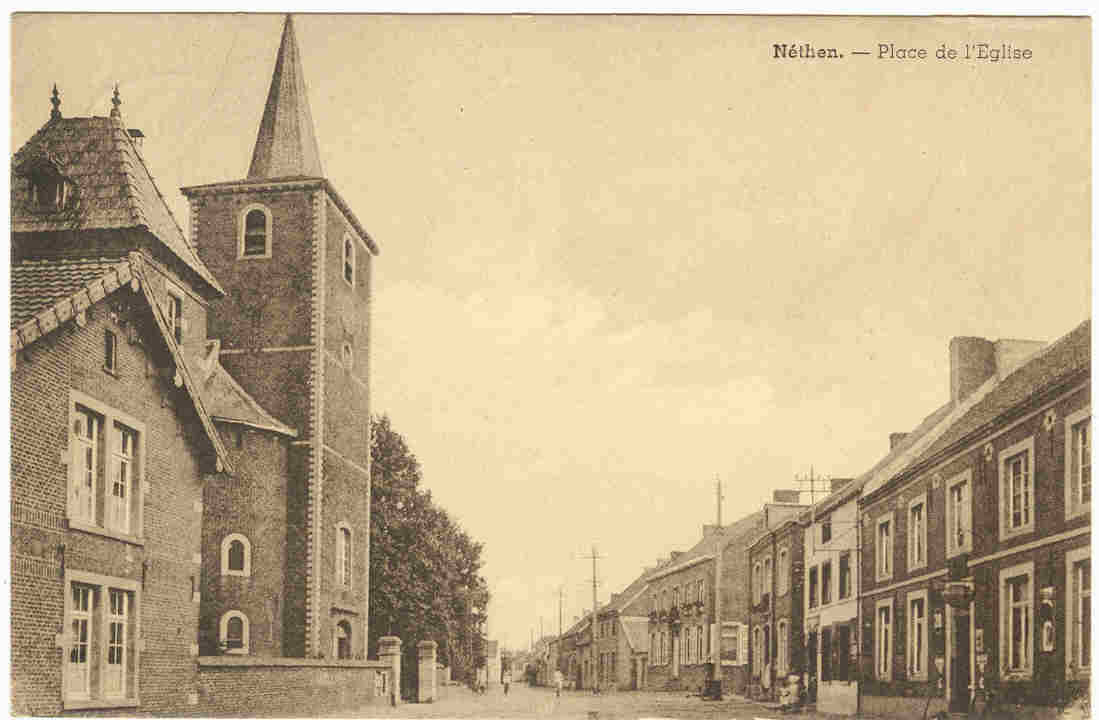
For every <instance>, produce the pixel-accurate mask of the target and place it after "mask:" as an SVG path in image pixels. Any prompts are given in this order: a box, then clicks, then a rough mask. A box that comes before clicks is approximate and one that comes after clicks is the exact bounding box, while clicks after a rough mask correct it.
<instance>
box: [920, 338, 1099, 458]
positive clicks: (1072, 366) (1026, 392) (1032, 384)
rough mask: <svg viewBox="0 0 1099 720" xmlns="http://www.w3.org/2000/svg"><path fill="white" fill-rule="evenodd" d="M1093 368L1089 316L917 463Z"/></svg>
mask: <svg viewBox="0 0 1099 720" xmlns="http://www.w3.org/2000/svg"><path fill="white" fill-rule="evenodd" d="M1090 368H1091V318H1088V319H1087V320H1085V321H1084V322H1083V323H1081V324H1080V325H1078V326H1077V327H1076V328H1075V329H1073V330H1072V331H1071V332H1069V333H1068V334H1067V335H1065V336H1063V337H1062V338H1060V339H1059V340H1057V341H1056V342H1054V343H1053V344H1051V345H1048V346H1046V347H1045V348H1043V349H1042V350H1040V351H1038V352H1037V353H1035V354H1034V355H1033V356H1032V357H1031V358H1030V359H1029V360H1028V361H1027V362H1025V363H1023V364H1022V365H1021V366H1019V367H1018V368H1016V369H1015V371H1014V372H1012V373H1011V374H1010V375H1008V376H1007V377H1005V378H1004V379H1003V380H1001V381H1000V382H999V383H998V384H997V385H996V387H994V388H993V389H992V390H991V391H990V392H989V393H988V394H987V395H985V396H984V397H983V398H982V399H981V400H980V401H979V402H978V403H977V404H976V405H974V406H973V407H972V408H970V409H969V411H968V412H966V413H965V414H964V415H963V416H962V417H961V418H959V419H958V421H957V422H955V423H954V424H952V425H951V426H950V427H949V428H948V429H947V430H946V432H944V433H943V434H942V436H940V437H939V439H938V440H936V441H935V442H934V443H932V444H931V446H930V447H928V448H927V450H926V451H924V452H923V453H922V454H921V455H920V457H919V459H918V460H917V461H916V463H914V464H916V465H918V464H921V463H923V462H924V461H925V460H929V459H931V458H933V457H935V456H936V455H938V454H939V453H941V452H942V451H944V450H945V449H947V448H949V447H951V446H952V445H954V444H955V443H957V442H959V441H961V440H963V439H965V438H967V437H969V435H971V434H972V433H974V432H976V431H978V430H980V429H981V428H983V427H985V426H986V425H988V424H989V423H990V422H992V421H994V420H995V419H997V418H998V417H1000V416H1001V415H1003V414H1004V413H1007V412H1009V411H1010V410H1012V409H1013V408H1015V407H1017V406H1019V405H1022V404H1023V403H1025V402H1026V401H1027V400H1029V399H1030V398H1032V397H1034V396H1036V395H1039V394H1041V393H1042V392H1043V391H1045V390H1047V389H1049V388H1052V387H1055V386H1057V385H1059V384H1060V383H1062V382H1064V381H1065V380H1067V379H1069V378H1070V377H1072V376H1074V375H1076V374H1078V373H1081V372H1086V371H1088V370H1089V369H1090Z"/></svg>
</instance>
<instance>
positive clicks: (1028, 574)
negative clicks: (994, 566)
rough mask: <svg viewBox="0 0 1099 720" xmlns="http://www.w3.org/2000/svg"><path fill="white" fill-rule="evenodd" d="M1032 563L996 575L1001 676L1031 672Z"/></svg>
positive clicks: (1024, 675)
mask: <svg viewBox="0 0 1099 720" xmlns="http://www.w3.org/2000/svg"><path fill="white" fill-rule="evenodd" d="M1033 578H1034V563H1025V564H1023V565H1016V566H1014V567H1010V568H1005V569H1004V570H1001V571H1000V638H1001V640H1000V665H1001V669H1002V671H1003V674H1004V675H1005V676H1012V677H1031V676H1032V675H1033V668H1034V638H1033V636H1034V582H1033Z"/></svg>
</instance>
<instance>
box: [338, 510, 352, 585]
mask: <svg viewBox="0 0 1099 720" xmlns="http://www.w3.org/2000/svg"><path fill="white" fill-rule="evenodd" d="M351 558H352V555H351V526H350V525H348V524H347V523H345V522H341V523H340V524H339V525H337V526H336V584H337V585H340V586H342V587H351Z"/></svg>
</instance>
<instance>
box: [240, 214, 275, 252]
mask: <svg viewBox="0 0 1099 720" xmlns="http://www.w3.org/2000/svg"><path fill="white" fill-rule="evenodd" d="M237 255H238V257H242V258H269V257H271V211H270V210H268V209H267V208H266V207H264V206H263V205H249V206H248V207H246V208H244V211H243V212H242V213H241V216H240V243H239V247H238V249H237Z"/></svg>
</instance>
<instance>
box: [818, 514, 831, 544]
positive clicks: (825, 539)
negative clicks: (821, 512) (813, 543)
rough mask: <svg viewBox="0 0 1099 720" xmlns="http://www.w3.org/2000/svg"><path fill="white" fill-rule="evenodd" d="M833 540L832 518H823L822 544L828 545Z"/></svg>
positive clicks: (821, 527)
mask: <svg viewBox="0 0 1099 720" xmlns="http://www.w3.org/2000/svg"><path fill="white" fill-rule="evenodd" d="M830 542H832V520H831V518H829V519H827V520H822V521H821V523H820V544H821V545H827V544H828V543H830Z"/></svg>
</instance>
